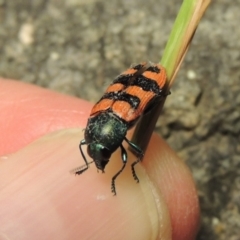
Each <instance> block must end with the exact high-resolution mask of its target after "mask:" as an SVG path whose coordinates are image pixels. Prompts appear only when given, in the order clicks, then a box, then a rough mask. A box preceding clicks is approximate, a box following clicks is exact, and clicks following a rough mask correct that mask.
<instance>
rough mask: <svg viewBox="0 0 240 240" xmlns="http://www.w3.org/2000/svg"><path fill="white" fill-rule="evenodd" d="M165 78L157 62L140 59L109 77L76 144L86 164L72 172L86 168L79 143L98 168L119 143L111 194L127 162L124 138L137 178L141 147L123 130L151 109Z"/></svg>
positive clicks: (134, 175) (78, 171)
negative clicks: (132, 154) (119, 162)
mask: <svg viewBox="0 0 240 240" xmlns="http://www.w3.org/2000/svg"><path fill="white" fill-rule="evenodd" d="M166 79H167V76H166V71H165V69H164V68H163V67H162V66H161V65H159V64H150V63H146V62H144V63H141V64H138V65H136V66H134V67H132V68H129V69H128V70H126V71H125V72H123V73H122V74H120V75H119V76H118V77H117V78H116V79H115V80H114V81H113V83H112V84H111V85H110V86H109V87H108V88H107V90H106V92H105V94H104V95H103V97H102V98H101V99H100V100H99V101H98V102H97V103H96V104H95V105H94V107H93V109H92V111H91V113H90V117H89V119H88V123H87V127H86V129H85V138H84V139H83V140H82V141H81V142H80V144H79V149H80V152H81V154H82V157H83V159H84V161H85V163H86V165H85V166H84V167H83V168H81V169H80V170H77V171H76V174H81V173H83V172H84V171H86V170H87V169H88V167H89V164H90V163H89V162H87V160H86V157H85V155H84V153H83V151H82V146H83V145H87V152H88V155H89V156H90V157H91V158H92V159H93V161H94V162H95V165H96V167H97V169H99V170H101V171H102V172H104V169H105V166H106V165H107V163H108V162H109V159H110V157H111V155H112V153H113V152H114V151H116V149H117V148H119V147H120V148H121V156H122V162H123V166H122V168H121V169H120V170H119V171H118V172H117V173H116V174H115V175H114V176H113V178H112V183H111V189H112V192H113V193H114V195H115V194H116V189H115V180H116V178H117V176H118V175H119V174H120V173H121V172H122V171H123V169H124V168H125V165H126V163H127V152H126V150H125V148H124V147H123V145H122V142H123V140H125V141H126V142H127V143H128V144H129V145H130V146H131V147H132V149H133V150H134V152H135V153H136V155H137V160H136V161H135V162H134V163H133V164H132V165H131V168H132V174H133V177H134V179H135V180H136V181H137V182H139V179H138V177H137V175H136V173H135V170H134V166H135V164H137V163H138V162H139V161H141V160H142V158H143V151H142V150H141V149H140V148H139V147H138V146H136V145H135V144H134V143H132V142H130V141H129V140H128V139H127V138H126V134H127V131H128V130H129V129H130V128H131V127H132V126H133V125H134V124H135V123H136V121H137V120H138V119H139V117H140V116H142V115H143V114H145V113H146V112H148V111H149V110H151V109H152V107H153V106H154V103H157V102H159V99H161V98H162V97H163V96H164V91H163V88H164V87H165V85H166Z"/></svg>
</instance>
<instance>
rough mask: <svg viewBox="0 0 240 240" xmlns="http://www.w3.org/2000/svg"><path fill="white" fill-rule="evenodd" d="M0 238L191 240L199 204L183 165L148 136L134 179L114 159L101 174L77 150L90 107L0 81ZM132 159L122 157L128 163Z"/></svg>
mask: <svg viewBox="0 0 240 240" xmlns="http://www.w3.org/2000/svg"><path fill="white" fill-rule="evenodd" d="M0 89H1V92H0V96H1V102H0V133H1V140H0V155H1V156H2V157H1V158H0V239H18V240H21V239H24V240H26V239H130V240H133V239H138V240H140V239H144V240H146V239H164V240H165V239H174V240H183V239H184V240H188V239H194V238H195V236H196V232H197V229H198V224H199V206H198V198H197V194H196V190H195V187H194V183H193V180H192V176H191V173H190V171H189V170H188V168H187V167H186V166H185V164H184V163H183V162H182V161H181V160H180V159H179V158H178V157H177V155H176V154H175V153H174V152H173V150H171V149H170V148H169V146H168V145H167V144H166V143H165V142H164V141H163V140H162V139H161V138H160V137H159V136H157V135H156V134H154V135H153V136H152V139H151V142H150V143H149V147H148V150H147V152H146V155H145V157H144V160H143V162H142V164H138V165H137V166H136V173H137V175H138V177H139V179H140V183H139V184H137V183H136V182H135V181H134V179H133V178H132V175H131V170H130V167H129V166H130V164H127V165H128V167H126V169H125V170H124V172H123V173H122V174H121V175H120V176H119V177H118V178H117V181H116V189H117V196H113V195H112V193H111V189H110V184H111V177H112V176H113V175H114V174H115V173H116V172H117V171H118V170H119V168H120V167H121V160H120V153H119V151H116V153H115V154H114V155H113V156H112V158H111V159H110V162H109V164H108V165H107V167H106V169H105V170H106V171H105V172H106V173H105V174H100V173H97V171H96V168H95V166H93V165H91V166H90V169H89V170H87V171H86V172H85V173H83V174H82V175H81V176H75V175H73V174H70V173H69V171H70V170H72V169H73V168H76V167H78V166H81V165H83V164H84V161H83V159H82V157H81V154H80V153H79V149H78V144H79V142H80V140H81V139H83V131H82V130H81V129H80V127H81V128H84V127H85V126H86V122H87V118H88V116H89V112H90V110H91V107H92V105H91V104H90V103H88V102H86V101H83V100H79V99H77V98H73V97H69V96H64V95H61V94H58V93H54V92H51V91H48V90H45V89H42V88H38V87H36V86H32V85H28V84H24V83H21V82H15V81H10V80H7V81H6V80H0ZM132 160H134V156H132V155H131V153H129V162H130V161H132Z"/></svg>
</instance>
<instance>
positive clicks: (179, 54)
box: [132, 0, 211, 152]
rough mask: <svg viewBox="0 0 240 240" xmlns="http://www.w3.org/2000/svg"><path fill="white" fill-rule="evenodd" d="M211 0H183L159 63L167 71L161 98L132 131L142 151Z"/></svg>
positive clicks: (134, 140)
mask: <svg viewBox="0 0 240 240" xmlns="http://www.w3.org/2000/svg"><path fill="white" fill-rule="evenodd" d="M210 1H211V0H184V1H183V3H182V6H181V8H180V10H179V13H178V16H177V18H176V20H175V23H174V26H173V28H172V31H171V34H170V37H169V40H168V42H167V45H166V48H165V51H164V54H163V57H162V60H161V65H163V66H164V67H165V69H166V72H167V77H168V79H167V84H166V87H165V88H164V89H163V98H162V99H161V100H160V101H159V103H158V105H157V106H156V107H155V108H154V109H153V110H152V111H151V112H150V113H149V114H147V115H145V116H143V117H142V118H141V120H140V121H139V123H138V124H137V127H136V129H135V131H134V135H133V137H132V142H133V143H135V144H136V145H137V146H139V147H140V148H141V149H142V150H143V151H144V152H145V150H146V148H147V145H148V143H149V140H150V137H151V135H152V132H153V130H154V128H155V125H156V122H157V119H158V117H159V115H160V114H161V111H162V108H163V106H164V102H165V99H166V96H167V95H168V93H169V88H170V87H171V85H172V83H173V80H174V78H175V76H176V74H177V72H178V69H179V67H180V65H181V62H182V61H183V58H184V56H185V54H186V52H187V49H188V47H189V44H190V42H191V40H192V38H193V35H194V33H195V30H196V28H197V26H198V23H199V21H200V19H201V17H202V16H203V13H204V12H205V10H206V9H207V6H208V5H209V3H210Z"/></svg>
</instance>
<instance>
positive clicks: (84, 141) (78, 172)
mask: <svg viewBox="0 0 240 240" xmlns="http://www.w3.org/2000/svg"><path fill="white" fill-rule="evenodd" d="M86 144H87V143H86V140H85V139H83V140H82V141H81V142H80V144H79V150H80V152H81V154H82V157H83V160H84V162H85V164H86V165H84V166H82V167H80V168H78V169H77V171H75V174H78V175H80V174H82V173H83V172H85V171H86V170H87V169H88V165H89V164H90V163H88V162H87V159H86V157H85V155H84V153H83V150H82V145H86Z"/></svg>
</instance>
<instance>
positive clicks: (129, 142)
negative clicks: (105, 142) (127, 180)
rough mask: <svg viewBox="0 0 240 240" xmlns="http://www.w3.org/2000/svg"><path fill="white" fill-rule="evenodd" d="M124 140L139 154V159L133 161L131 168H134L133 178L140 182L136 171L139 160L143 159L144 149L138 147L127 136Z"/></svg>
mask: <svg viewBox="0 0 240 240" xmlns="http://www.w3.org/2000/svg"><path fill="white" fill-rule="evenodd" d="M124 140H125V141H126V142H127V143H128V144H129V146H130V147H131V148H132V149H133V150H134V154H135V155H136V156H137V160H136V161H135V162H133V163H132V165H131V169H132V175H133V178H134V179H135V180H136V181H137V182H139V178H138V176H137V174H136V172H135V168H134V167H135V165H136V164H137V163H139V162H141V161H142V159H143V156H144V154H143V151H142V149H141V148H140V147H138V146H137V145H136V144H134V143H133V142H131V141H129V140H128V139H127V138H124Z"/></svg>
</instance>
